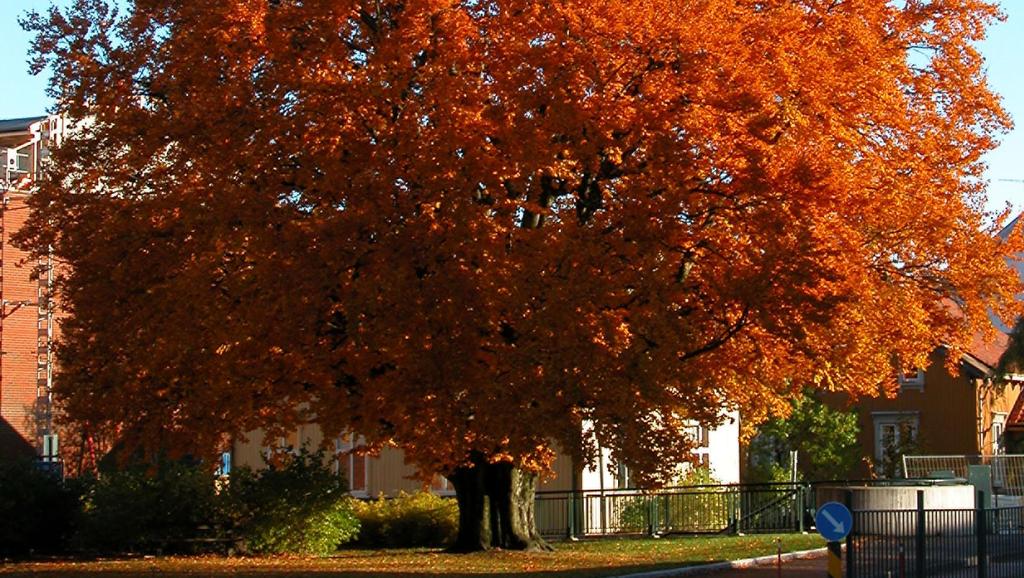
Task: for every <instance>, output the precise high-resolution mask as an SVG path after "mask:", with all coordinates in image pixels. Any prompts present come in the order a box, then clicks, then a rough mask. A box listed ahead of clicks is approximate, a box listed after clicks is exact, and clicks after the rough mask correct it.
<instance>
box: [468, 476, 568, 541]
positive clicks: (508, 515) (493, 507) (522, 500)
mask: <svg viewBox="0 0 1024 578" xmlns="http://www.w3.org/2000/svg"><path fill="white" fill-rule="evenodd" d="M448 479H449V480H450V481H451V482H452V485H454V486H455V499H456V501H458V504H459V535H458V538H457V539H456V541H455V544H454V545H452V547H451V551H453V552H479V551H481V550H488V549H490V548H501V549H504V550H531V551H537V550H545V551H549V550H551V549H552V548H551V546H549V545H548V543H547V542H545V541H544V539H543V538H541V537H540V533H538V532H537V522H536V520H535V519H534V497H535V492H536V485H537V474H532V473H529V472H525V471H523V470H521V469H519V468H516V467H513V466H512V464H507V463H501V464H490V463H487V461H486V460H485V459H483V458H474V459H473V465H472V466H469V467H464V468H459V469H457V470H455V472H453V473H452V474H451V475H450V476H448Z"/></svg>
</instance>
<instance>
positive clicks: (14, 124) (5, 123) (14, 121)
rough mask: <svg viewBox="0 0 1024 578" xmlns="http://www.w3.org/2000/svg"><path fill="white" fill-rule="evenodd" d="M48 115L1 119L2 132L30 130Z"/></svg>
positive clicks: (0, 129)
mask: <svg viewBox="0 0 1024 578" xmlns="http://www.w3.org/2000/svg"><path fill="white" fill-rule="evenodd" d="M46 118H47V117H46V116H27V117H25V118H8V119H4V120H0V133H5V132H28V130H29V128H30V127H31V126H32V125H33V124H34V123H37V122H39V121H41V120H45V119H46Z"/></svg>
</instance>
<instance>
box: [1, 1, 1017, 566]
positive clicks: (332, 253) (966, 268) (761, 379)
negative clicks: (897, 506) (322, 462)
mask: <svg viewBox="0 0 1024 578" xmlns="http://www.w3.org/2000/svg"><path fill="white" fill-rule="evenodd" d="M115 4H116V5H119V6H120V7H121V9H122V12H120V13H118V12H116V11H115V10H114V9H113V5H115ZM996 17H998V13H997V11H996V9H995V8H994V7H993V6H991V5H989V4H986V3H984V2H981V1H976V0H927V1H926V0H907V1H905V2H891V1H889V0H856V1H853V0H756V1H755V0H688V1H681V0H642V1H641V0H585V1H584V0H558V1H552V2H534V1H527V0H500V1H499V0H398V1H396V0H207V1H204V2H181V1H178V0H134V1H120V2H113V1H110V0H77V1H76V2H75V3H74V5H73V6H72V7H70V8H67V9H66V10H59V9H52V10H50V11H49V12H47V13H44V14H33V15H30V16H29V17H28V18H27V20H26V24H27V27H28V28H29V29H30V30H32V31H34V32H35V33H36V40H35V45H34V49H35V54H36V56H35V61H34V67H35V69H36V70H37V71H38V70H42V69H43V68H44V67H46V66H50V67H52V71H53V77H52V82H51V85H50V89H51V92H52V94H53V96H54V97H55V98H56V100H57V102H59V104H58V109H59V111H60V112H61V113H63V114H65V115H67V116H68V117H69V118H70V119H72V120H75V121H78V126H77V129H76V130H75V132H74V133H73V134H72V135H71V136H70V138H68V139H67V140H66V142H65V144H64V145H63V146H62V147H61V148H60V149H59V150H58V151H56V152H55V153H54V155H53V160H54V163H53V165H52V168H51V171H50V178H49V179H48V180H47V182H45V183H42V184H41V186H40V188H39V191H38V193H37V194H36V195H35V196H34V198H33V201H32V205H33V207H34V209H35V212H34V216H33V218H32V220H31V223H30V226H29V227H28V228H27V229H26V231H25V232H24V233H23V234H22V236H21V239H22V240H23V241H24V242H25V243H26V244H29V245H31V246H32V247H34V248H35V250H36V251H37V252H40V253H43V252H45V251H47V250H49V249H50V248H52V251H53V253H54V255H55V256H56V257H57V258H58V259H59V260H60V261H61V262H63V263H65V264H66V265H67V266H66V267H65V268H63V269H62V274H61V276H60V280H59V291H60V298H61V299H62V303H63V304H64V307H65V309H66V320H65V322H64V333H63V338H62V340H61V344H60V349H59V361H60V371H59V373H58V375H57V377H56V388H57V389H56V392H57V395H58V396H59V399H60V402H61V404H62V407H63V409H64V412H65V413H66V416H67V417H66V419H67V420H69V421H70V422H72V423H74V424H78V425H79V426H81V427H84V428H88V430H89V431H90V432H91V433H92V435H96V436H106V437H107V438H108V439H117V438H119V437H121V438H128V439H127V441H128V442H130V443H135V442H138V443H142V444H143V445H144V446H145V447H148V448H151V449H152V448H175V449H177V450H178V451H192V452H211V451H213V450H214V449H215V448H217V447H218V446H219V445H220V443H221V441H222V440H223V439H224V438H225V436H226V435H238V434H241V433H242V432H246V431H251V430H254V429H256V428H264V429H265V430H267V431H268V432H270V435H272V436H273V435H277V434H279V433H280V432H282V431H284V430H287V429H289V428H292V427H294V426H296V425H297V424H299V423H305V422H310V421H315V422H317V423H319V424H320V425H321V426H322V427H323V429H324V430H325V433H326V435H327V437H328V438H330V437H331V436H334V435H336V434H338V433H339V432H342V431H351V432H355V433H358V434H361V435H363V436H365V438H366V440H367V441H368V443H369V444H370V446H371V447H374V448H377V447H382V446H384V445H386V444H397V445H398V446H400V447H401V448H403V449H404V450H405V455H406V456H407V458H408V459H409V460H410V461H411V462H412V463H413V464H415V465H416V466H417V467H418V468H419V469H420V471H421V472H423V473H424V474H425V475H429V474H432V473H435V472H438V473H442V474H444V475H446V476H448V477H449V478H450V479H451V480H452V482H454V485H455V488H456V491H457V494H458V500H459V506H460V510H461V524H462V526H461V528H460V537H459V544H458V547H460V548H463V549H474V548H484V547H487V546H489V545H498V546H502V547H506V548H527V547H540V546H542V542H541V541H540V539H539V538H538V536H537V534H536V531H535V529H534V524H533V520H532V499H531V497H532V492H533V485H534V483H535V480H536V478H537V475H538V473H543V472H544V471H545V468H546V467H547V466H548V464H549V463H550V460H551V459H552V455H553V449H554V448H555V447H558V448H560V449H561V450H562V451H564V452H566V453H568V454H569V455H571V456H573V457H574V458H576V459H577V460H582V461H590V462H593V461H594V458H595V454H596V451H597V447H598V444H600V447H603V448H609V449H610V450H611V452H612V453H613V458H614V459H615V460H618V461H620V462H624V463H627V464H629V465H631V466H632V467H633V468H634V469H635V470H636V471H637V472H638V473H639V474H640V479H641V481H656V480H657V479H660V478H663V477H665V476H667V475H670V474H671V473H672V468H673V467H674V464H676V463H678V462H680V461H684V460H687V459H688V458H689V457H690V446H691V442H692V441H693V440H690V439H688V438H687V437H686V436H685V435H683V434H681V433H680V431H681V426H682V425H683V424H684V423H685V422H686V421H687V420H699V421H701V422H705V423H709V424H714V423H716V422H718V421H720V420H721V419H722V415H723V412H724V411H725V410H730V409H739V410H741V411H742V412H743V413H744V415H745V416H746V417H747V418H749V419H751V420H754V421H756V420H758V419H760V418H761V417H762V416H765V415H767V414H768V413H769V412H771V411H780V410H783V409H784V408H785V407H786V406H787V405H788V402H787V401H786V398H787V397H788V396H791V395H793V394H796V393H798V392H800V391H802V390H803V388H804V387H806V386H813V387H819V388H826V389H833V390H845V391H848V392H850V393H853V394H857V395H860V394H875V393H877V392H878V391H879V388H880V387H883V388H884V387H891V386H892V381H893V376H894V375H895V372H894V367H897V366H903V367H908V366H915V365H922V364H924V363H925V361H926V355H927V353H928V352H929V351H930V350H931V349H932V348H934V347H935V346H937V345H939V344H945V345H947V346H949V347H950V348H951V349H953V350H959V349H960V348H962V347H963V346H964V345H965V344H966V343H969V339H970V337H971V336H972V334H974V333H975V332H976V331H979V330H982V329H983V328H984V327H985V326H987V324H988V319H987V315H986V311H987V310H992V311H994V312H996V313H997V314H1000V315H1002V316H1003V317H1004V318H1007V319H1009V318H1011V317H1012V316H1013V315H1014V314H1015V313H1016V309H1015V307H1016V306H1015V305H1014V302H1013V299H1012V295H1013V294H1014V292H1015V291H1017V290H1019V289H1020V287H1019V282H1018V281H1017V280H1016V278H1015V277H1014V276H1013V275H1012V273H1011V272H1010V271H1009V269H1008V268H1007V267H1006V266H1005V263H1004V260H1003V259H1004V256H1005V255H1007V254H1009V252H1010V251H1012V250H1015V249H1020V248H1021V242H1020V239H1019V238H1015V239H1014V240H1012V241H1011V242H1009V243H1000V242H999V241H997V240H996V239H995V238H994V235H993V232H994V231H995V230H996V227H997V225H998V223H997V222H996V221H998V219H995V218H994V217H993V216H992V215H985V214H984V213H983V205H984V199H985V197H984V185H983V183H982V182H981V181H980V176H981V171H982V165H981V163H980V160H979V159H980V158H981V155H982V154H983V153H984V152H985V151H986V150H988V149H990V148H992V146H993V134H996V133H998V132H999V131H1000V130H1001V129H1004V128H1005V127H1006V126H1007V125H1008V120H1007V118H1006V117H1005V115H1004V113H1003V112H1002V111H1001V109H1000V108H999V104H998V101H997V99H996V97H995V96H993V94H992V93H991V92H990V91H989V90H988V88H987V86H986V83H985V77H984V75H983V73H982V61H981V58H980V57H979V55H978V53H977V52H976V50H975V48H974V47H973V43H974V42H976V41H978V40H979V39H980V38H981V37H982V36H983V34H984V28H985V26H986V24H987V23H989V22H990V21H991V20H992V19H993V18H996ZM952 303H955V304H956V305H955V306H951V305H950V304H952ZM949 357H950V358H951V359H956V358H958V356H957V355H951V356H949Z"/></svg>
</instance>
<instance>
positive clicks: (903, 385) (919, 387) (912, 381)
mask: <svg viewBox="0 0 1024 578" xmlns="http://www.w3.org/2000/svg"><path fill="white" fill-rule="evenodd" d="M896 381H897V382H898V383H899V385H900V391H908V390H913V391H924V370H923V369H915V370H913V371H909V372H904V373H900V375H899V376H898V377H897V378H896Z"/></svg>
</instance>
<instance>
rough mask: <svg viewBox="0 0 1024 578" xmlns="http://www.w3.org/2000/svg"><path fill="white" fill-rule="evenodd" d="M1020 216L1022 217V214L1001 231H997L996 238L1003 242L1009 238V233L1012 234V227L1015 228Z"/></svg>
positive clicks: (1023, 214)
mask: <svg viewBox="0 0 1024 578" xmlns="http://www.w3.org/2000/svg"><path fill="white" fill-rule="evenodd" d="M1021 216H1024V213H1022V214H1020V215H1017V216H1016V217H1014V219H1013V220H1012V221H1010V224H1008V225H1006V226H1005V227H1003V229H1002V230H1001V231H999V233H998V236H999V238H1000V239H1002V240H1004V241H1005V240H1007V239H1009V238H1010V233H1012V232H1013V229H1014V227H1016V226H1017V223H1018V222H1020V218H1021Z"/></svg>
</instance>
